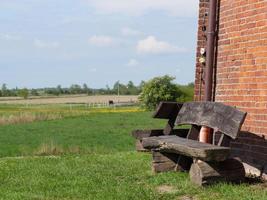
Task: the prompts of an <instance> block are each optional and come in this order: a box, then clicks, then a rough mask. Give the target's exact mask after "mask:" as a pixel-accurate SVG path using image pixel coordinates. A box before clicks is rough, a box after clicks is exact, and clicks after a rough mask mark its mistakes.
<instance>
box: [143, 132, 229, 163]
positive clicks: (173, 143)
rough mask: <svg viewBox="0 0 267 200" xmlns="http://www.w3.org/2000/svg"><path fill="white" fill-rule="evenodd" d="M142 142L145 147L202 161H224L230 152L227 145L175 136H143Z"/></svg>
mask: <svg viewBox="0 0 267 200" xmlns="http://www.w3.org/2000/svg"><path fill="white" fill-rule="evenodd" d="M142 144H143V147H144V148H145V149H154V150H157V151H160V152H168V153H176V154H181V155H184V156H188V157H192V158H197V159H200V160H203V161H224V160H226V159H227V158H228V157H229V154H230V148H228V147H219V146H214V145H211V144H206V143H201V142H198V141H194V140H189V139H184V138H181V137H177V136H159V137H150V138H144V139H143V141H142Z"/></svg>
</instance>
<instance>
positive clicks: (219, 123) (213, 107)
mask: <svg viewBox="0 0 267 200" xmlns="http://www.w3.org/2000/svg"><path fill="white" fill-rule="evenodd" d="M245 117H246V113H244V112H241V111H239V110H237V109H235V108H233V107H231V106H227V105H224V104H222V103H218V102H188V103H184V104H183V106H182V108H181V110H180V111H179V113H178V116H177V118H176V122H175V124H177V125H182V124H194V125H198V126H207V127H210V128H213V129H214V131H215V132H217V131H220V132H221V133H224V134H226V135H228V136H229V137H231V138H233V139H235V138H236V137H237V134H238V132H239V131H240V128H241V126H242V124H243V122H244V120H245Z"/></svg>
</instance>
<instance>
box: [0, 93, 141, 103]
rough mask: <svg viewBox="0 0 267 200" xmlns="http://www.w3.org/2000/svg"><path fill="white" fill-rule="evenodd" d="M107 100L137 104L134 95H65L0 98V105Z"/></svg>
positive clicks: (101, 101) (98, 101)
mask: <svg viewBox="0 0 267 200" xmlns="http://www.w3.org/2000/svg"><path fill="white" fill-rule="evenodd" d="M109 100H113V101H114V102H116V103H117V102H137V101H138V96H135V95H120V96H117V95H99V96H88V95H66V96H59V97H57V96H50V97H49V96H48V97H31V98H29V99H22V98H20V97H0V103H1V104H28V105H32V104H67V103H69V104H70V103H73V104H78V103H80V104H81V103H85V104H89V103H107V102H108V101H109Z"/></svg>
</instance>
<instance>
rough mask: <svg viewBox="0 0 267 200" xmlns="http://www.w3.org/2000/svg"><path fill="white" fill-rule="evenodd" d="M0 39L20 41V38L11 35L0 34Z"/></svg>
mask: <svg viewBox="0 0 267 200" xmlns="http://www.w3.org/2000/svg"><path fill="white" fill-rule="evenodd" d="M0 39H3V40H20V39H21V37H20V36H17V35H11V34H0Z"/></svg>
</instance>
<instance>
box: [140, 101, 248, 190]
mask: <svg viewBox="0 0 267 200" xmlns="http://www.w3.org/2000/svg"><path fill="white" fill-rule="evenodd" d="M245 117H246V113H244V112H241V111H239V110H237V109H235V108H233V107H230V106H226V105H224V104H221V103H217V102H189V103H184V104H183V106H182V108H181V109H180V111H179V113H178V114H177V118H176V122H175V124H176V125H184V124H190V125H192V128H191V129H190V131H189V133H188V134H187V138H186V139H185V138H181V137H179V136H159V137H149V138H143V140H142V144H143V147H144V148H146V149H149V150H152V154H153V166H154V165H156V166H157V168H160V169H161V171H170V170H175V171H178V170H181V169H182V170H188V169H190V171H189V173H190V178H191V181H192V182H193V183H195V184H198V185H206V184H211V183H214V182H217V181H221V180H224V181H242V180H243V179H244V177H245V170H244V167H243V164H242V163H241V162H240V161H239V160H238V159H233V158H230V157H229V156H230V152H231V149H230V148H229V144H230V141H231V140H232V139H236V137H237V136H238V133H239V131H240V128H241V126H242V124H243V122H244V120H245ZM202 126H206V127H210V128H212V129H213V130H214V131H213V139H212V144H206V143H201V142H199V141H197V140H198V136H199V130H200V127H202ZM159 154H160V156H159ZM162 156H165V158H163V157H162ZM190 159H191V163H190V164H189V165H188V163H189V161H190ZM167 161H168V162H167ZM166 163H168V164H167V166H166V167H164V165H166ZM170 163H172V165H171V164H170ZM158 165H161V166H160V167H159V166H158ZM170 166H171V167H170ZM188 166H190V168H189V167H188ZM187 167H188V168H187ZM154 171H156V172H159V170H158V171H157V170H154Z"/></svg>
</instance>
